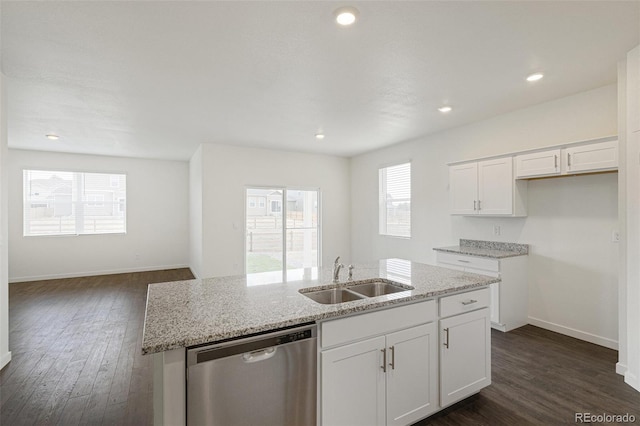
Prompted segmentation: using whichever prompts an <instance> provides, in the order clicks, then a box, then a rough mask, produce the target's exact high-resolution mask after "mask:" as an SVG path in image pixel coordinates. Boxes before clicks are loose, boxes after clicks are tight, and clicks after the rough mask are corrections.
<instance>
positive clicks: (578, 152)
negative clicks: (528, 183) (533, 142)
mask: <svg viewBox="0 0 640 426" xmlns="http://www.w3.org/2000/svg"><path fill="white" fill-rule="evenodd" d="M515 163H516V179H526V178H536V177H546V176H559V175H572V174H578V173H592V172H603V171H611V170H617V169H618V141H617V140H609V141H603V142H594V143H582V144H579V145H572V146H566V147H562V148H557V149H549V150H544V151H537V152H531V153H527V154H519V155H516V156H515Z"/></svg>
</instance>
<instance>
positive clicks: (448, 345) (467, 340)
mask: <svg viewBox="0 0 640 426" xmlns="http://www.w3.org/2000/svg"><path fill="white" fill-rule="evenodd" d="M490 333H491V329H490V328H489V309H487V308H483V309H479V310H476V311H472V312H468V313H464V314H459V315H455V316H452V317H449V318H446V319H442V320H440V339H441V340H440V341H441V344H440V405H441V406H442V407H445V406H448V405H451V404H453V403H454V402H457V401H460V400H461V399H464V398H466V397H468V396H470V395H472V394H474V393H476V392H478V391H479V390H480V389H482V388H484V387H485V386H488V385H490V384H491V334H490Z"/></svg>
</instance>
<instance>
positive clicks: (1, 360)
mask: <svg viewBox="0 0 640 426" xmlns="http://www.w3.org/2000/svg"><path fill="white" fill-rule="evenodd" d="M9 361H11V352H7V353H6V354H3V355H2V356H0V369H2V368H4V366H5V365H7V364H9Z"/></svg>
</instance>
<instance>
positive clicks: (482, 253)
mask: <svg viewBox="0 0 640 426" xmlns="http://www.w3.org/2000/svg"><path fill="white" fill-rule="evenodd" d="M434 250H435V251H443V252H447V253H457V254H466V255H469V256H479V257H490V258H493V259H502V258H505V257H515V256H526V255H528V254H529V245H528V244H516V243H502V242H498V241H480V240H463V239H461V240H460V245H458V246H450V247H437V248H434Z"/></svg>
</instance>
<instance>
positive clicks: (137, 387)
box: [0, 269, 640, 426]
mask: <svg viewBox="0 0 640 426" xmlns="http://www.w3.org/2000/svg"><path fill="white" fill-rule="evenodd" d="M189 278H192V275H191V273H190V272H189V270H187V269H178V270H169V271H157V272H143V273H134V274H118V275H107V276H100V277H88V278H72V279H62V280H51V281H38V282H32V283H18V284H11V285H10V286H9V309H10V311H9V315H10V319H9V320H10V341H9V344H10V349H11V351H12V361H11V363H9V365H7V366H6V367H5V368H4V369H3V370H2V371H1V372H0V404H1V405H0V425H2V426H5V425H46V424H51V425H64V426H67V425H75V424H81V425H99V424H104V425H145V424H146V425H150V424H152V422H153V414H152V382H151V381H152V373H151V357H149V356H142V355H141V354H140V346H141V339H142V326H143V320H144V308H145V300H146V291H147V284H148V283H153V282H162V281H173V280H181V279H189ZM492 339H493V340H492V356H493V362H492V368H493V384H492V385H491V386H490V387H488V388H486V389H484V390H482V391H481V392H480V394H478V395H476V396H474V397H471V398H469V399H467V400H465V401H462V402H460V403H458V404H456V405H455V406H453V407H451V408H449V409H447V410H445V411H443V412H441V413H438V414H436V415H435V416H433V417H430V418H428V419H426V420H423V421H422V422H419V423H417V425H420V426H425V425H517V426H519V425H555V424H573V423H575V413H576V412H588V413H591V414H594V415H599V414H625V413H629V414H632V415H634V416H635V419H636V421H635V423H636V424H640V393H638V392H636V391H635V390H633V389H632V388H631V387H629V386H628V385H626V384H625V383H624V381H623V379H622V377H621V376H619V375H617V374H616V373H615V364H616V361H617V352H616V351H613V350H610V349H606V348H603V347H600V346H597V345H593V344H590V343H586V342H583V341H580V340H576V339H572V338H570V337H566V336H562V335H559V334H556V333H553V332H550V331H546V330H543V329H540V328H537V327H533V326H526V327H522V328H520V329H518V330H514V331H512V332H510V333H500V332H497V331H495V330H494V331H493V332H492ZM608 424H611V423H608Z"/></svg>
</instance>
